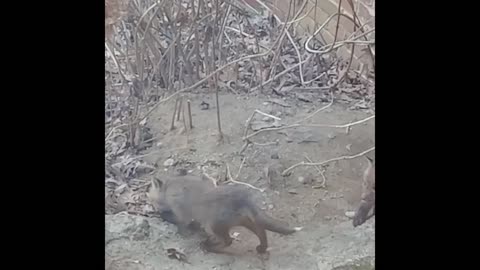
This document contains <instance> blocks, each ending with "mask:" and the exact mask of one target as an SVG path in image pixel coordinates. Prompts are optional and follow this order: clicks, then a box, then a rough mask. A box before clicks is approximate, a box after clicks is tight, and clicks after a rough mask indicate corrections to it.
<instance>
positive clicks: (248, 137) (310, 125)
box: [243, 115, 375, 141]
mask: <svg viewBox="0 0 480 270" xmlns="http://www.w3.org/2000/svg"><path fill="white" fill-rule="evenodd" d="M373 118H375V115H372V116H369V117H367V118H364V119H362V120H358V121H355V122H350V123H347V124H343V125H328V124H300V122H302V121H303V120H301V121H298V122H296V123H295V124H291V125H288V126H283V127H273V128H264V129H261V130H258V131H255V132H253V133H252V134H250V135H248V136H246V137H244V138H243V140H244V141H246V140H248V139H250V138H251V137H253V136H256V135H258V134H259V133H262V132H265V131H277V130H282V129H287V128H295V127H326V128H347V127H349V126H354V125H358V124H361V123H363V122H366V121H368V120H370V119H373Z"/></svg>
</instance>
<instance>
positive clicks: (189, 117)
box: [187, 100, 193, 129]
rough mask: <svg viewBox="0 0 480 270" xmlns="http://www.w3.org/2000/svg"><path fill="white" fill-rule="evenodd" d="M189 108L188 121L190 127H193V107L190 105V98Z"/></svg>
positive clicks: (188, 101)
mask: <svg viewBox="0 0 480 270" xmlns="http://www.w3.org/2000/svg"><path fill="white" fill-rule="evenodd" d="M187 109H188V122H189V125H190V129H193V122H192V109H191V106H190V100H187Z"/></svg>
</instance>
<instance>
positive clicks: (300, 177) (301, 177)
mask: <svg viewBox="0 0 480 270" xmlns="http://www.w3.org/2000/svg"><path fill="white" fill-rule="evenodd" d="M298 182H300V183H302V184H305V177H303V176H299V177H298Z"/></svg>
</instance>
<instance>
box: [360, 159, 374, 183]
mask: <svg viewBox="0 0 480 270" xmlns="http://www.w3.org/2000/svg"><path fill="white" fill-rule="evenodd" d="M365 157H366V158H367V160H368V166H367V168H366V169H365V171H364V173H363V181H369V180H370V181H371V180H373V181H375V171H374V164H375V161H374V160H373V159H371V158H369V157H367V156H365ZM372 178H373V179H372Z"/></svg>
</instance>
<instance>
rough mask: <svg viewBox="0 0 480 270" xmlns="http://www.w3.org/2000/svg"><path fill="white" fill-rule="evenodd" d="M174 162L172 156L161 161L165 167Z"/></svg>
mask: <svg viewBox="0 0 480 270" xmlns="http://www.w3.org/2000/svg"><path fill="white" fill-rule="evenodd" d="M174 163H175V161H174V160H173V158H169V159H167V160H165V162H163V166H165V167H170V166H172V165H173V164H174Z"/></svg>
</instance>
